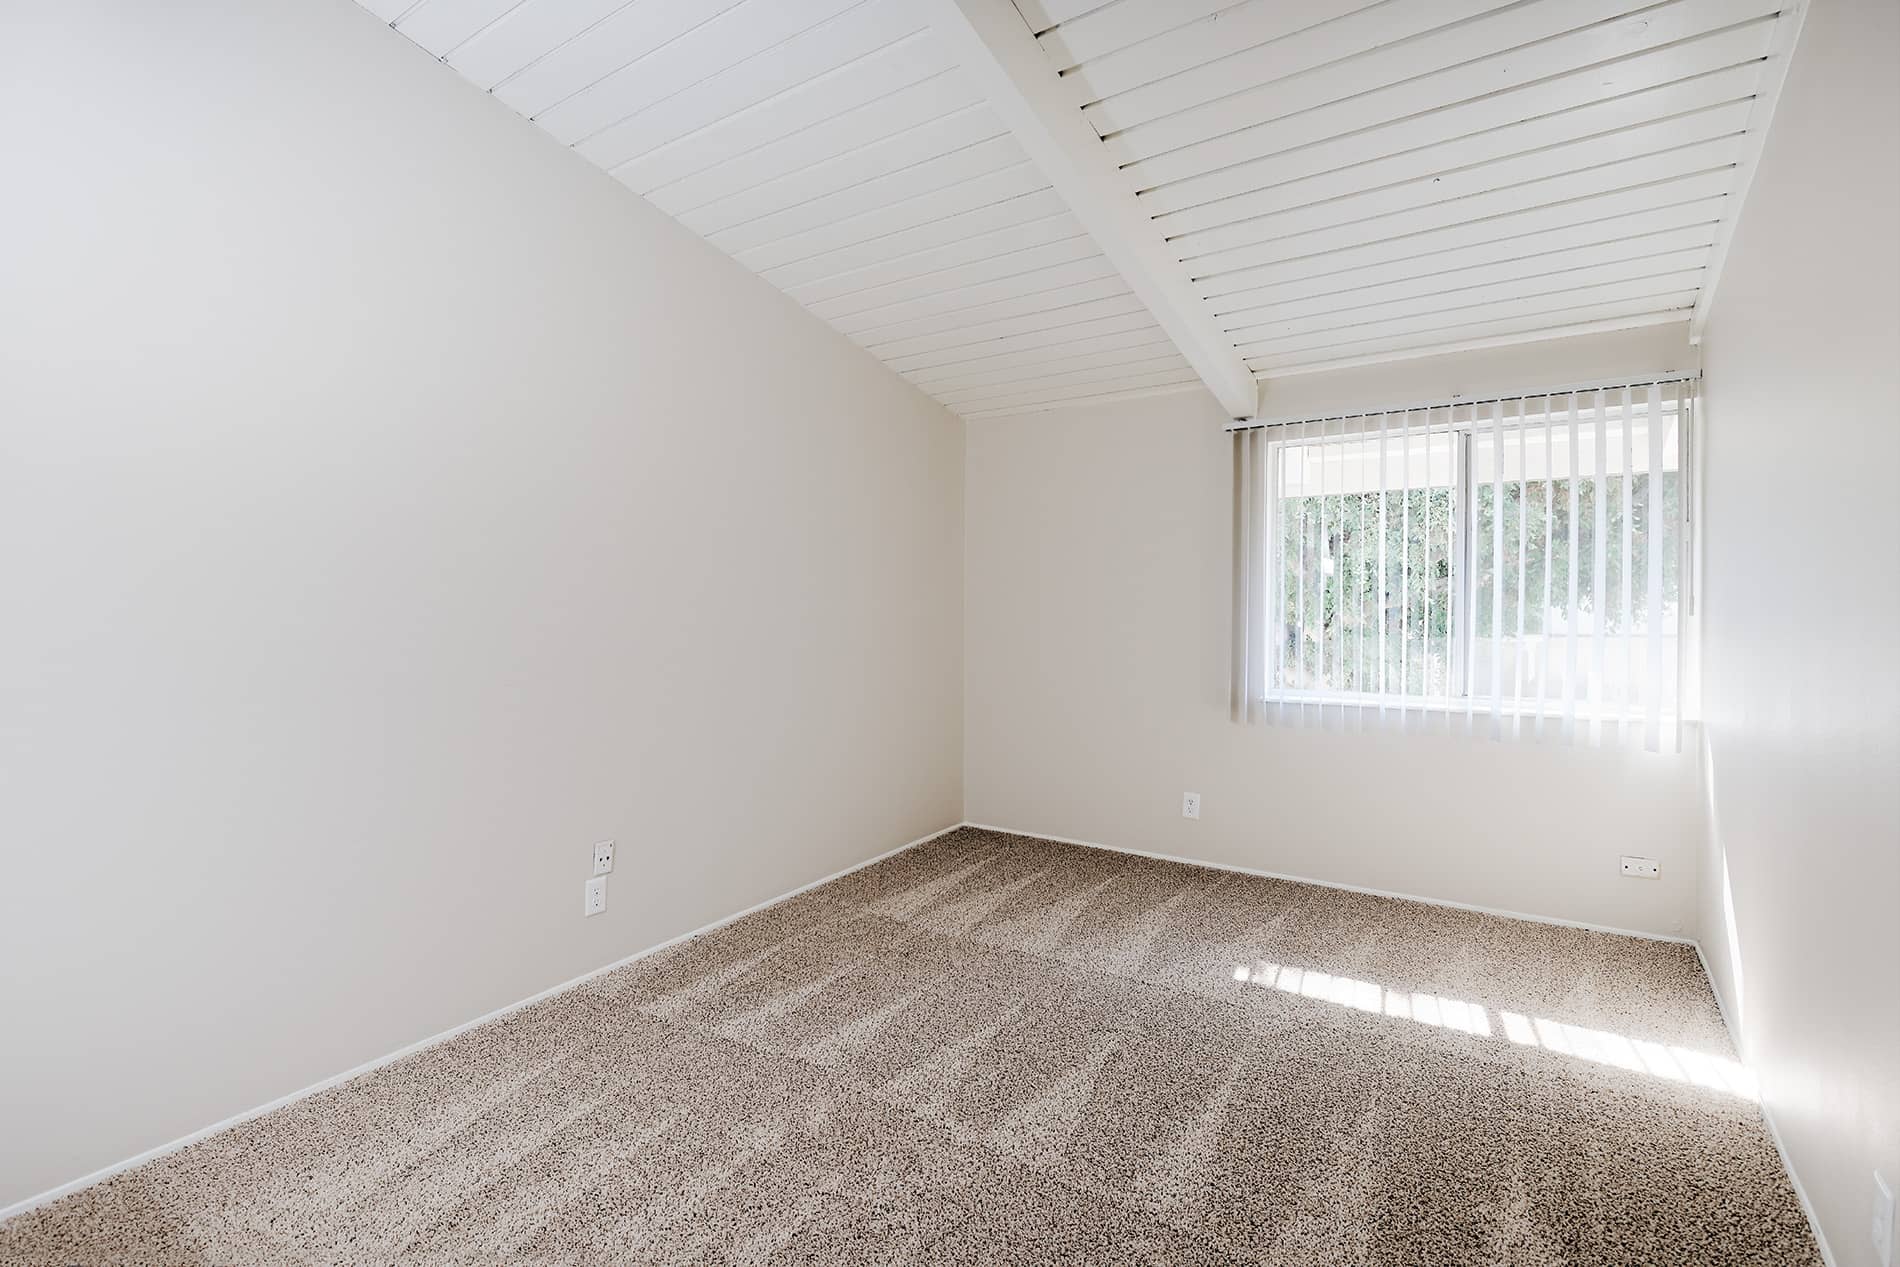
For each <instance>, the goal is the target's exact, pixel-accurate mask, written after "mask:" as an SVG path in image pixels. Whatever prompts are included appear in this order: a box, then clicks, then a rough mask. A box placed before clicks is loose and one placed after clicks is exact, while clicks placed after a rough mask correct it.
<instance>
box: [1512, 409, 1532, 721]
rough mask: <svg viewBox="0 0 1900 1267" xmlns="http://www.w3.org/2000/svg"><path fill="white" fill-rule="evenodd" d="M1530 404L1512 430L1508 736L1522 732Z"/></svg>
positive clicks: (1528, 519)
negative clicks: (1513, 584) (1513, 593)
mask: <svg viewBox="0 0 1900 1267" xmlns="http://www.w3.org/2000/svg"><path fill="white" fill-rule="evenodd" d="M1530 429H1531V424H1530V401H1529V400H1520V401H1519V402H1518V413H1517V426H1516V427H1514V428H1512V431H1511V434H1512V438H1513V439H1515V440H1516V441H1517V634H1516V636H1515V637H1514V638H1513V639H1512V640H1511V733H1512V734H1513V735H1519V734H1522V733H1523V730H1524V661H1525V658H1526V656H1525V650H1524V609H1525V608H1526V607H1528V606H1529V605H1530V604H1529V602H1528V600H1529V598H1530V590H1529V588H1528V586H1527V585H1526V584H1525V581H1526V577H1525V562H1526V558H1525V551H1526V542H1525V537H1526V533H1525V529H1526V527H1527V526H1528V525H1529V522H1530V517H1531V506H1530V481H1529V478H1528V476H1529V474H1530V464H1531V455H1530V451H1529V447H1528V445H1527V440H1528V438H1529V435H1530Z"/></svg>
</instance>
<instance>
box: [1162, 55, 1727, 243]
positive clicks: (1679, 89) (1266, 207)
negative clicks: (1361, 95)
mask: <svg viewBox="0 0 1900 1267" xmlns="http://www.w3.org/2000/svg"><path fill="white" fill-rule="evenodd" d="M1759 74H1760V70H1759V64H1758V63H1752V62H1751V63H1748V64H1745V65H1742V66H1731V67H1729V68H1728V69H1726V70H1719V71H1714V72H1711V73H1709V74H1706V75H1698V76H1696V77H1694V78H1692V79H1688V80H1683V81H1680V82H1677V83H1671V84H1664V85H1662V86H1661V87H1657V88H1650V89H1645V90H1643V91H1641V92H1635V93H1628V94H1625V95H1624V96H1621V97H1612V98H1610V99H1609V100H1607V101H1596V102H1591V103H1589V104H1587V105H1581V106H1573V107H1571V108H1569V109H1565V110H1559V111H1556V112H1554V113H1550V114H1543V115H1539V116H1537V117H1534V118H1527V119H1524V120H1522V121H1519V122H1514V123H1507V124H1504V125H1502V126H1498V127H1492V128H1487V129H1485V130H1482V131H1479V132H1475V133H1463V134H1460V135H1458V136H1454V137H1452V138H1450V139H1448V140H1443V141H1439V142H1437V143H1435V144H1429V145H1426V146H1423V147H1421V148H1417V149H1408V150H1404V151H1401V152H1399V153H1396V154H1388V155H1385V156H1383V157H1380V158H1374V159H1369V160H1366V161H1362V162H1355V163H1351V164H1349V165H1347V166H1344V167H1335V168H1331V169H1329V170H1327V171H1323V172H1318V173H1315V174H1313V175H1310V176H1303V177H1299V178H1296V179H1291V180H1286V181H1283V182H1281V183H1278V184H1273V185H1269V186H1267V187H1266V188H1264V189H1256V190H1254V191H1252V192H1250V193H1244V194H1237V195H1235V196H1233V197H1230V198H1223V199H1221V200H1220V201H1218V202H1210V203H1203V204H1201V205H1199V206H1195V207H1189V208H1187V209H1186V210H1183V211H1177V212H1172V213H1169V214H1167V215H1158V216H1156V217H1155V226H1156V227H1157V228H1158V229H1160V230H1161V231H1162V233H1163V234H1165V235H1166V236H1167V237H1168V238H1169V239H1170V240H1172V241H1175V242H1176V244H1177V249H1183V248H1182V247H1181V245H1180V244H1181V242H1182V241H1183V240H1184V239H1189V238H1192V237H1193V235H1195V234H1197V233H1200V232H1201V231H1204V230H1209V229H1216V228H1219V227H1221V226H1223V225H1229V224H1234V223H1237V222H1239V221H1242V220H1249V219H1252V218H1254V217H1256V216H1268V215H1272V214H1274V213H1276V212H1280V211H1285V210H1288V209H1290V208H1293V207H1306V206H1312V205H1313V204H1315V203H1322V202H1328V201H1330V200H1332V199H1337V198H1346V197H1350V196H1351V195H1354V194H1359V193H1364V192H1366V191H1367V190H1372V189H1378V188H1381V187H1384V186H1388V185H1397V184H1400V183H1402V182H1404V181H1408V180H1420V179H1429V178H1432V177H1437V176H1444V175H1447V174H1455V173H1458V172H1461V171H1462V170H1463V169H1465V168H1468V167H1474V166H1476V165H1478V164H1480V163H1488V162H1494V161H1496V160H1499V159H1504V158H1509V157H1512V156H1515V155H1528V154H1530V153H1531V152H1532V151H1535V150H1540V149H1544V148H1547V147H1550V146H1556V145H1565V144H1569V143H1571V142H1575V141H1580V140H1583V139H1585V138H1588V137H1594V136H1599V135H1603V134H1607V133H1613V132H1616V131H1618V130H1619V129H1627V128H1634V127H1641V126H1643V125H1645V124H1648V123H1651V122H1654V121H1657V120H1660V119H1666V118H1669V117H1671V116H1674V115H1678V114H1688V113H1690V112H1693V111H1696V110H1702V109H1707V108H1709V107H1712V106H1719V105H1727V104H1730V103H1733V102H1745V101H1746V100H1747V99H1748V97H1749V94H1750V93H1752V92H1753V91H1754V86H1755V81H1756V79H1757V78H1758V77H1759ZM1185 249H1186V250H1188V251H1193V250H1196V249H1198V247H1196V246H1195V245H1193V244H1192V243H1190V244H1189V245H1188V246H1186V247H1185Z"/></svg>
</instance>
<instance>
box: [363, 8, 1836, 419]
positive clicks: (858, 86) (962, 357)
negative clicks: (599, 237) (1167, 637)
mask: <svg viewBox="0 0 1900 1267" xmlns="http://www.w3.org/2000/svg"><path fill="white" fill-rule="evenodd" d="M361 2H362V3H363V4H364V5H365V7H367V8H369V9H370V10H372V11H373V12H375V13H376V14H377V15H378V16H379V17H381V18H383V19H384V20H385V21H388V22H390V23H391V25H393V26H394V27H395V28H396V29H397V30H398V31H400V32H401V33H402V34H404V35H406V36H408V37H409V38H410V39H411V40H413V41H414V42H415V43H417V44H418V45H420V46H421V47H422V48H424V49H426V50H427V51H428V52H430V53H431V54H433V55H434V56H436V57H438V58H439V59H441V60H442V61H444V62H446V63H447V64H448V65H449V66H451V67H453V68H454V69H455V70H457V71H459V72H460V73H461V74H462V75H463V76H464V77H465V78H467V79H468V80H469V81H470V82H472V83H473V84H475V85H476V86H477V87H479V88H481V89H483V90H485V91H487V92H490V93H492V94H494V95H495V96H496V97H498V98H500V99H501V100H502V101H504V102H506V103H507V104H508V105H509V106H511V107H513V108H514V109H515V110H517V111H519V112H520V113H521V114H523V115H525V116H527V117H528V118H530V119H532V120H533V121H534V122H535V123H536V124H537V125H538V126H540V127H541V128H542V129H544V130H545V131H546V132H547V133H548V134H549V135H550V136H552V137H553V138H554V139H555V140H557V141H559V142H560V143H562V144H564V145H567V146H570V147H572V148H573V149H574V150H575V151H577V152H578V153H579V154H580V155H581V156H582V157H583V158H585V159H587V160H589V161H590V162H593V163H595V164H596V165H598V166H599V167H601V168H603V169H605V170H606V171H607V172H609V173H610V174H612V175H613V176H614V177H615V178H616V179H618V180H620V181H621V182H622V183H624V184H626V185H627V186H628V187H630V188H631V189H633V190H634V191H635V192H637V193H639V194H641V195H643V196H644V197H646V198H647V199H649V200H650V201H652V202H653V203H654V204H655V205H656V206H658V207H659V208H660V209H661V210H663V211H665V212H667V213H668V214H670V215H672V216H673V217H675V218H676V219H678V220H679V221H680V222H681V223H682V224H684V225H686V226H687V227H689V228H691V229H693V230H694V231H695V232H697V233H699V234H701V235H702V236H704V237H705V238H706V239H707V240H708V241H710V242H712V243H713V244H714V245H716V246H718V247H719V248H721V249H722V250H724V251H726V252H727V253H728V254H730V255H731V256H733V258H735V259H737V260H738V261H740V262H741V263H743V264H745V265H746V266H747V267H749V268H751V269H753V270H755V271H756V272H758V273H759V274H760V275H761V276H762V277H764V278H766V279H767V280H769V281H771V282H772V283H773V284H775V285H777V286H778V287H780V288H781V289H782V290H784V291H785V292H786V293H787V294H789V295H791V296H792V297H793V298H794V299H796V300H798V301H799V302H800V303H801V304H803V305H805V307H807V308H808V309H810V310H811V311H812V312H814V313H816V314H817V315H818V316H820V317H822V318H824V319H825V320H826V321H828V322H830V323H831V324H832V325H833V326H835V327H836V328H837V329H839V330H840V331H842V332H843V333H844V334H846V335H847V336H849V337H850V338H852V339H854V340H856V341H857V342H858V343H860V344H862V345H863V346H864V347H866V348H868V349H869V350H870V351H871V352H872V353H873V354H875V355H876V356H878V357H879V358H880V359H882V360H883V361H884V362H885V363H886V364H887V365H889V366H890V367H891V368H892V369H894V370H896V371H897V372H898V373H900V374H902V375H904V376H905V377H906V378H908V379H910V380H911V381H912V382H913V383H915V384H917V385H918V386H919V387H920V388H922V389H923V390H924V391H926V392H927V393H929V394H930V395H931V396H933V397H935V398H936V399H937V400H939V401H941V402H942V403H943V404H945V405H946V406H948V407H949V408H951V409H953V410H955V411H956V412H958V413H960V414H962V415H963V416H965V417H970V418H975V417H983V416H988V415H993V414H1005V413H1015V412H1021V411H1024V410H1028V409H1037V408H1044V407H1050V406H1053V405H1057V404H1064V403H1071V402H1075V401H1079V400H1091V399H1102V398H1108V397H1113V396H1120V395H1129V394H1141V393H1149V392H1156V391H1170V390H1179V389H1181V388H1183V387H1187V386H1191V385H1193V384H1194V383H1196V382H1197V381H1199V380H1198V376H1197V375H1196V372H1195V370H1194V369H1193V368H1191V367H1190V365H1189V362H1188V360H1187V359H1186V358H1185V357H1184V356H1183V355H1182V350H1181V349H1180V348H1177V347H1176V345H1175V344H1174V343H1173V342H1172V341H1171V340H1170V338H1169V336H1168V334H1167V333H1166V332H1165V331H1164V330H1163V328H1162V326H1161V324H1160V323H1158V322H1157V321H1156V319H1155V317H1154V316H1153V315H1152V314H1151V313H1150V312H1149V311H1148V309H1147V308H1146V307H1145V306H1144V304H1143V303H1142V301H1141V299H1139V298H1138V297H1137V295H1136V289H1137V288H1136V287H1133V286H1131V285H1130V283H1129V280H1128V279H1127V278H1124V277H1123V276H1121V275H1120V274H1119V273H1118V272H1117V270H1116V268H1115V266H1114V265H1113V264H1112V263H1111V262H1110V259H1109V256H1108V255H1106V254H1104V252H1103V250H1102V249H1101V246H1100V245H1099V244H1098V243H1097V242H1096V241H1095V240H1094V239H1092V238H1091V237H1090V236H1089V234H1088V232H1087V230H1085V229H1084V227H1083V225H1082V223H1081V222H1080V221H1079V220H1078V219H1077V217H1076V215H1075V214H1074V213H1073V212H1072V210H1071V208H1070V207H1069V206H1067V205H1065V203H1064V201H1063V198H1062V196H1061V195H1060V194H1059V193H1058V192H1057V189H1056V188H1055V187H1054V185H1052V183H1051V181H1050V180H1049V179H1048V178H1047V177H1046V176H1045V175H1044V173H1043V172H1042V171H1041V170H1039V168H1038V166H1037V164H1036V163H1035V162H1033V161H1032V160H1031V159H1030V157H1029V154H1028V152H1027V151H1026V150H1025V149H1024V147H1023V145H1021V144H1019V143H1018V140H1017V139H1016V137H1015V136H1014V135H1012V134H1011V132H1010V129H1009V127H1008V126H1007V125H1006V124H1005V123H1004V122H1003V117H1004V115H1005V114H1006V113H1007V112H1006V111H999V110H998V109H996V108H994V105H995V103H993V102H991V101H988V100H985V99H984V97H983V96H982V95H981V90H980V89H979V88H978V87H977V85H978V83H979V82H981V81H980V80H979V79H978V77H976V76H975V75H973V74H970V73H967V72H966V69H965V68H963V67H959V66H958V65H955V64H954V63H953V54H952V53H951V51H950V50H952V49H953V48H955V47H957V45H956V44H955V43H954V42H953V41H951V40H948V39H946V38H944V37H943V35H942V34H941V33H940V32H939V31H938V30H933V28H932V20H933V17H935V18H937V19H938V20H941V17H942V14H943V13H944V12H945V11H946V8H945V6H946V5H948V6H953V7H952V9H951V10H950V11H951V12H955V11H957V10H963V11H969V10H981V9H983V8H984V7H985V6H986V5H987V6H990V7H994V6H995V5H1001V6H1003V7H1005V8H1006V7H1007V6H1008V4H1009V3H1010V0H361ZM1014 4H1015V10H1014V13H1013V15H1012V18H1011V22H1012V23H1014V22H1015V21H1016V20H1018V18H1019V20H1020V22H1021V23H1022V24H1023V26H1024V28H1025V29H1024V31H1023V32H1022V34H1024V35H1025V36H1027V35H1033V36H1034V39H1035V43H1036V45H1037V47H1039V49H1040V51H1041V54H1042V58H1043V61H1044V62H1045V63H1046V71H1047V73H1048V74H1049V75H1050V76H1051V77H1055V78H1057V79H1058V80H1059V85H1060V90H1061V93H1062V94H1064V95H1063V96H1062V97H1061V98H1060V99H1061V100H1063V101H1064V102H1066V104H1064V105H1063V106H1062V107H1061V108H1062V109H1064V110H1070V109H1073V110H1075V111H1079V112H1080V113H1081V115H1082V117H1083V118H1084V119H1085V120H1086V121H1087V123H1088V124H1089V125H1090V126H1091V128H1092V130H1093V133H1092V136H1091V137H1090V141H1091V145H1090V152H1088V153H1084V154H1078V155H1074V156H1073V157H1074V158H1075V159H1077V160H1078V161H1081V162H1086V163H1098V164H1101V165H1102V166H1103V168H1104V170H1109V171H1111V172H1112V173H1113V175H1114V177H1115V179H1116V181H1117V182H1119V185H1118V187H1119V186H1125V187H1126V190H1127V196H1128V197H1129V198H1131V199H1133V200H1134V201H1135V203H1136V204H1137V205H1138V206H1139V208H1140V210H1141V212H1142V214H1141V216H1140V217H1138V218H1130V219H1129V221H1128V222H1129V223H1130V224H1133V225H1136V226H1137V227H1138V231H1146V232H1151V233H1152V235H1153V238H1154V241H1155V242H1159V243H1163V244H1165V257H1163V256H1160V255H1156V256H1155V258H1165V261H1166V262H1171V263H1173V264H1174V265H1175V266H1176V267H1177V268H1178V270H1179V278H1177V279H1170V280H1171V281H1181V280H1184V281H1185V282H1186V283H1187V286H1188V288H1189V289H1190V290H1191V291H1192V298H1191V299H1189V300H1188V302H1190V303H1193V302H1198V303H1201V304H1204V305H1205V306H1206V309H1207V315H1208V316H1210V317H1211V318H1212V321H1213V323H1214V326H1215V327H1216V328H1217V330H1218V332H1219V334H1218V337H1219V338H1221V339H1224V340H1226V341H1227V342H1228V343H1230V344H1231V347H1232V348H1233V349H1235V350H1237V355H1238V356H1239V357H1240V358H1242V359H1243V360H1244V362H1245V365H1246V367H1247V368H1248V369H1249V370H1251V371H1252V372H1253V373H1254V374H1255V375H1256V376H1258V377H1261V378H1266V377H1271V376H1278V375H1285V374H1293V373H1302V372H1306V371H1311V370H1317V369H1330V368H1336V367H1342V366H1347V365H1355V364H1366V363H1371V362H1377V361H1385V360H1394V359H1402V358H1406V357H1412V356H1419V355H1424V354H1428V353H1431V352H1436V351H1442V350H1450V349H1454V348H1466V347H1478V346H1488V345H1494V344H1498V343H1506V342H1518V341H1526V340H1531V339H1538V338H1550V337H1555V336H1558V335H1562V334H1568V333H1580V332H1584V331H1588V330H1597V329H1611V328H1617V327H1625V326H1633V325H1643V324H1656V323H1661V322H1689V321H1692V320H1695V321H1697V322H1698V324H1699V317H1700V314H1701V312H1702V311H1705V310H1706V306H1707V296H1708V294H1709V292H1710V290H1711V289H1712V285H1713V281H1714V277H1715V273H1716V271H1717V270H1718V269H1719V267H1720V258H1721V254H1722V250H1723V248H1724V245H1725V243H1726V238H1727V234H1728V231H1729V229H1730V227H1731V226H1732V224H1733V222H1734V219H1735V215H1736V212H1737V210H1738V209H1739V205H1740V202H1741V194H1742V193H1743V192H1744V191H1745V189H1746V183H1747V178H1748V175H1749V173H1750V171H1751V170H1752V165H1753V161H1754V157H1755V155H1756V154H1757V153H1758V152H1759V147H1760V144H1761V138H1762V133H1763V131H1764V130H1765V128H1766V126H1767V122H1768V117H1769V115H1770V113H1771V112H1772V108H1773V99H1774V95H1775V90H1776V88H1777V87H1778V85H1779V82H1780V78H1781V74H1782V72H1783V69H1784V68H1785V64H1786V61H1787V56H1788V53H1789V50H1790V47H1791V45H1792V40H1793V33H1794V30H1795V29H1796V28H1797V27H1798V25H1799V23H1798V11H1797V9H1796V7H1795V4H1794V0H1665V2H1663V3H1654V4H1639V3H1635V2H1634V0H1512V2H1510V3H1506V2H1505V0H1298V2H1297V3H1289V2H1288V0H1244V2H1241V3H1234V2H1233V0H1111V2H1109V3H1101V2H1100V0H1014ZM1784 9H1785V10H1786V12H1784ZM992 16H993V15H992ZM1083 135H1089V134H1087V133H1083ZM1095 138H1099V140H1095ZM1097 227H1098V228H1099V227H1100V226H1099V224H1098V225H1097ZM1143 245H1144V247H1148V246H1152V245H1153V244H1152V243H1147V244H1143ZM1113 253H1114V252H1111V254H1113ZM1118 258H1123V256H1120V255H1118ZM1143 293H1152V291H1151V290H1150V291H1144V292H1143ZM1698 305H1700V307H1699V306H1698ZM1199 315H1200V314H1196V316H1197V318H1198V316H1199ZM1176 328H1178V327H1176ZM1221 351H1222V354H1223V355H1231V354H1230V353H1229V352H1228V351H1227V349H1226V348H1225V347H1223V348H1222V349H1221ZM1236 372H1237V371H1236ZM1243 381H1244V380H1243Z"/></svg>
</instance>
